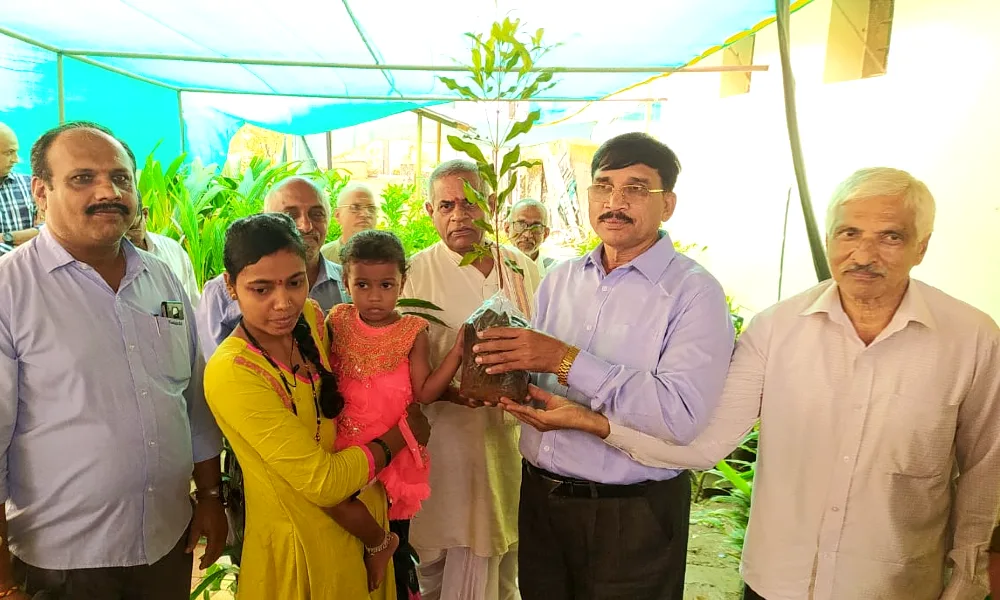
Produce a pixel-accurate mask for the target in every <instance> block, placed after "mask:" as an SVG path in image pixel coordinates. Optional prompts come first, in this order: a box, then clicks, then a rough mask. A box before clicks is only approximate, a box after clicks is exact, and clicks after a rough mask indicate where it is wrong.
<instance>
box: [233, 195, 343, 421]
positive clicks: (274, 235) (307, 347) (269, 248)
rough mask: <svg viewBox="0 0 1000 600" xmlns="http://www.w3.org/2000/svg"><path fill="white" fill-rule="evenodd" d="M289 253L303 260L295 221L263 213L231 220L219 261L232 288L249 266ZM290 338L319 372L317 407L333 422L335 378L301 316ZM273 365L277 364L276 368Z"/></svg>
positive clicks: (339, 401) (337, 401)
mask: <svg viewBox="0 0 1000 600" xmlns="http://www.w3.org/2000/svg"><path fill="white" fill-rule="evenodd" d="M281 250H288V251H291V252H294V253H295V254H296V255H298V256H299V257H301V258H302V261H303V262H305V260H306V245H305V242H303V241H302V235H301V234H300V233H299V231H298V229H296V228H295V222H294V221H292V219H291V217H289V216H288V215H286V214H284V213H262V214H259V215H252V216H249V217H244V218H242V219H238V220H236V221H233V223H232V224H231V225H230V226H229V229H228V230H227V231H226V245H225V248H224V250H223V253H222V256H223V258H222V261H223V263H224V264H225V267H226V272H227V273H228V274H229V278H230V280H231V281H232V282H233V285H234V286H235V284H236V277H237V276H238V275H239V274H240V273H241V272H242V271H243V269H245V268H247V267H248V266H250V265H252V264H255V263H257V262H258V261H260V259H262V258H264V257H265V256H270V255H272V254H274V253H275V252H280V251H281ZM321 326H322V324H321ZM292 337H293V338H295V342H296V343H297V344H298V346H299V352H300V353H301V354H302V358H304V359H306V360H307V361H309V362H310V363H312V365H313V367H314V368H315V369H316V372H317V373H319V378H320V390H319V406H320V411H321V412H322V413H323V416H324V417H326V418H327V419H333V418H335V417H336V416H337V415H339V414H340V411H341V410H343V408H344V397H343V396H341V395H340V389H339V385H338V384H337V377H336V375H334V374H333V373H331V372H330V371H327V370H326V367H324V366H323V361H322V360H321V359H320V355H319V349H318V348H317V347H316V342H315V340H313V336H312V331H311V330H310V328H309V323H308V322H307V321H306V318H305V316H304V315H301V314H300V315H299V320H298V322H296V323H295V328H294V329H293V330H292ZM275 366H276V365H275Z"/></svg>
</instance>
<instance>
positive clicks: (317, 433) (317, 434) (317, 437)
mask: <svg viewBox="0 0 1000 600" xmlns="http://www.w3.org/2000/svg"><path fill="white" fill-rule="evenodd" d="M316 441H317V442H318V441H319V430H317V431H316Z"/></svg>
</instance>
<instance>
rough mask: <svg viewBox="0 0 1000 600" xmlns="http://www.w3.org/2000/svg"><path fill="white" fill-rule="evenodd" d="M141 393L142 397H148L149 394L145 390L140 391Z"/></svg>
mask: <svg viewBox="0 0 1000 600" xmlns="http://www.w3.org/2000/svg"><path fill="white" fill-rule="evenodd" d="M141 393H142V395H143V397H145V396H148V395H149V392H147V391H146V390H142V392H141Z"/></svg>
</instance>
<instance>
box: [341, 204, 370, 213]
mask: <svg viewBox="0 0 1000 600" xmlns="http://www.w3.org/2000/svg"><path fill="white" fill-rule="evenodd" d="M344 208H346V209H347V210H349V211H351V213H352V214H355V215H360V214H361V213H365V214H369V215H374V214H376V213H378V207H377V206H375V205H374V204H348V205H347V206H345V207H344Z"/></svg>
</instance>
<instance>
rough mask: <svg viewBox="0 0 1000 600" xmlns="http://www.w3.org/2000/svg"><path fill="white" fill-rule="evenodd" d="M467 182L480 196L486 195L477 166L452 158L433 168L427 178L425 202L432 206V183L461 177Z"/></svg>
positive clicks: (461, 159)
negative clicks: (446, 178) (447, 178)
mask: <svg viewBox="0 0 1000 600" xmlns="http://www.w3.org/2000/svg"><path fill="white" fill-rule="evenodd" d="M462 175H465V176H466V177H462V179H465V180H466V181H468V182H469V185H471V186H472V187H474V188H476V189H478V190H479V192H480V193H481V194H484V195H485V194H486V185H485V183H484V182H483V178H482V177H480V176H479V165H477V164H476V163H474V162H472V161H471V160H465V159H464V158H454V159H452V160H446V161H444V162H443V163H441V164H439V165H438V166H437V167H435V168H434V171H432V172H431V176H430V177H428V178H427V202H428V203H429V204H434V183H435V182H436V181H438V180H439V179H444V178H445V177H454V176H462Z"/></svg>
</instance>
